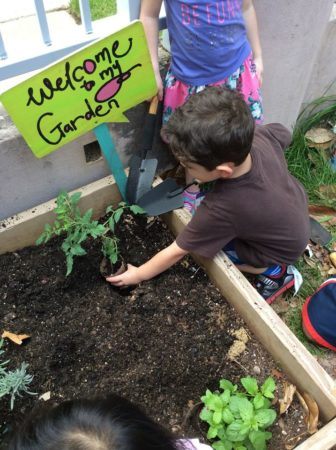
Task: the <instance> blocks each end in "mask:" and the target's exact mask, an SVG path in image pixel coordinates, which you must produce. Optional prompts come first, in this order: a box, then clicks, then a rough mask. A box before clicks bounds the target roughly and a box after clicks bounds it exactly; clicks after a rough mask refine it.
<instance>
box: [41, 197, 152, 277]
mask: <svg viewBox="0 0 336 450" xmlns="http://www.w3.org/2000/svg"><path fill="white" fill-rule="evenodd" d="M80 197H81V193H80V192H75V193H74V194H72V195H71V196H69V194H68V193H67V192H61V193H60V194H59V195H58V197H57V200H56V208H55V209H54V212H55V214H56V220H55V222H54V223H53V224H52V225H50V224H47V225H46V226H45V228H44V231H43V233H42V234H41V236H40V237H39V238H38V239H37V241H36V245H40V244H42V243H46V242H48V241H49V239H51V238H52V237H53V236H60V235H61V234H63V233H65V234H66V237H65V239H64V241H63V243H62V247H61V248H62V250H63V252H64V253H65V257H66V266H67V272H66V275H67V276H68V275H69V274H70V273H71V272H72V268H73V261H74V257H75V256H83V255H86V250H85V249H84V248H83V247H82V245H83V244H84V242H85V241H86V240H87V239H88V238H90V237H92V238H93V239H99V240H100V241H101V250H102V253H103V255H104V257H106V258H107V259H108V260H109V261H110V263H111V265H112V266H113V265H114V264H115V263H116V262H117V261H118V259H119V248H118V242H119V240H118V238H117V236H116V235H115V226H116V224H117V223H118V222H119V220H120V218H121V216H122V214H123V213H124V212H125V211H126V210H130V211H131V212H132V213H133V214H143V213H144V211H143V210H142V209H141V208H140V207H139V206H137V205H130V206H129V205H127V204H126V203H124V202H121V203H119V205H118V207H117V208H116V209H113V208H112V206H108V207H107V209H106V215H107V217H108V218H107V220H106V221H105V222H103V223H99V222H98V220H92V214H93V210H92V208H90V209H89V210H87V211H86V212H85V213H84V214H83V215H82V213H81V211H80V209H79V207H78V202H79V200H80Z"/></svg>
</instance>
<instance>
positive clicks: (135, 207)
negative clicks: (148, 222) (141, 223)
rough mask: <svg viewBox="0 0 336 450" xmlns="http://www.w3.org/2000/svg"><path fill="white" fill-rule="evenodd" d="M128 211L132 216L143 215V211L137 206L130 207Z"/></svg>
mask: <svg viewBox="0 0 336 450" xmlns="http://www.w3.org/2000/svg"><path fill="white" fill-rule="evenodd" d="M129 209H130V210H131V211H132V213H133V214H145V210H144V209H142V208H140V206H138V205H130V207H129Z"/></svg>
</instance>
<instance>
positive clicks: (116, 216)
mask: <svg viewBox="0 0 336 450" xmlns="http://www.w3.org/2000/svg"><path fill="white" fill-rule="evenodd" d="M123 212H124V209H123V208H118V209H116V210H115V212H114V214H113V219H114V223H118V222H119V220H120V217H121V216H122V213H123Z"/></svg>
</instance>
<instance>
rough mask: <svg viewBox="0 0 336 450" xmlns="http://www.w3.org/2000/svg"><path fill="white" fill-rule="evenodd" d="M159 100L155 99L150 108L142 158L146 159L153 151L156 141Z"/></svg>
mask: <svg viewBox="0 0 336 450" xmlns="http://www.w3.org/2000/svg"><path fill="white" fill-rule="evenodd" d="M158 102H159V101H158V98H157V96H155V97H153V98H152V100H151V103H150V106H149V110H148V113H147V115H146V119H145V123H144V127H143V140H142V148H141V158H142V159H145V158H146V155H147V153H148V152H149V151H150V150H151V148H152V145H153V139H154V132H155V125H156V113H157V109H158Z"/></svg>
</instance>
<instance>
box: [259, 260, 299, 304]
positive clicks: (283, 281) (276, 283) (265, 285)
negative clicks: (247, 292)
mask: <svg viewBox="0 0 336 450" xmlns="http://www.w3.org/2000/svg"><path fill="white" fill-rule="evenodd" d="M294 284H295V279H294V275H293V274H292V273H289V272H288V268H287V267H286V266H284V270H283V273H282V274H280V276H278V277H271V276H265V275H258V277H257V282H256V285H255V288H256V290H257V291H258V292H259V294H260V295H261V296H262V297H263V298H264V299H265V300H266V301H267V303H268V304H271V303H273V302H274V300H275V299H276V298H277V297H279V295H281V294H282V293H284V292H285V291H287V290H288V289H290V288H291V287H293V286H294Z"/></svg>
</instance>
